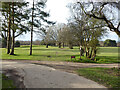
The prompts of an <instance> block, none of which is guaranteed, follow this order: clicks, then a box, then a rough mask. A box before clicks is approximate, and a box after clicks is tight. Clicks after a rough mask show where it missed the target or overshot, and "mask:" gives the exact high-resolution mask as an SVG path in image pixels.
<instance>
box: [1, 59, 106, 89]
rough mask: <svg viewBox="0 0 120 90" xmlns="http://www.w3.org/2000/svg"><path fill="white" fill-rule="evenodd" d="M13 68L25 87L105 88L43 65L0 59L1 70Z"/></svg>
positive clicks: (80, 77)
mask: <svg viewBox="0 0 120 90" xmlns="http://www.w3.org/2000/svg"><path fill="white" fill-rule="evenodd" d="M6 69H14V70H16V71H17V73H18V74H19V75H21V76H23V79H24V80H23V82H24V85H25V87H26V88H105V87H104V86H102V85H99V84H98V83H96V82H94V81H92V80H89V79H86V78H84V77H82V76H78V75H76V74H73V73H68V72H64V71H60V70H56V69H54V68H52V67H48V66H44V65H36V64H31V63H25V62H19V61H18V62H16V61H2V70H6Z"/></svg>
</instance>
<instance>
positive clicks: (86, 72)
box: [77, 68, 120, 88]
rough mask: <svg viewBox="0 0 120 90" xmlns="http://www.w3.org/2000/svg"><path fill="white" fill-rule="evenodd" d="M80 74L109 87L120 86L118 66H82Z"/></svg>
mask: <svg viewBox="0 0 120 90" xmlns="http://www.w3.org/2000/svg"><path fill="white" fill-rule="evenodd" d="M77 72H78V74H79V75H80V76H84V77H86V78H88V79H91V80H94V81H96V82H98V83H100V84H103V85H104V86H106V87H109V88H117V87H120V78H119V76H120V69H118V68H80V69H79V70H78V71H77Z"/></svg>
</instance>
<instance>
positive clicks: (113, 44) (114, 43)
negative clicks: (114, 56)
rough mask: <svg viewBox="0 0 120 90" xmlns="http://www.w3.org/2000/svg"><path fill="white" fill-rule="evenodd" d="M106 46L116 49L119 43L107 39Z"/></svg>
mask: <svg viewBox="0 0 120 90" xmlns="http://www.w3.org/2000/svg"><path fill="white" fill-rule="evenodd" d="M104 46H105V47H116V46H117V43H116V41H115V40H110V39H107V40H105V41H104Z"/></svg>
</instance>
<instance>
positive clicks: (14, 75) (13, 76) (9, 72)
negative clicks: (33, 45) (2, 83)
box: [2, 69, 25, 88]
mask: <svg viewBox="0 0 120 90" xmlns="http://www.w3.org/2000/svg"><path fill="white" fill-rule="evenodd" d="M2 73H3V74H5V76H7V77H8V78H9V79H10V80H13V83H14V85H15V86H16V87H17V88H25V86H24V84H23V80H24V77H22V76H20V75H19V74H18V72H17V71H16V70H14V69H5V70H3V71H2Z"/></svg>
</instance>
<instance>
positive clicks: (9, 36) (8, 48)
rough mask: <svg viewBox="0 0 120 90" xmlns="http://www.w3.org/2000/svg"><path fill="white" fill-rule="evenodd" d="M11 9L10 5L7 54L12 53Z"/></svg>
mask: <svg viewBox="0 0 120 90" xmlns="http://www.w3.org/2000/svg"><path fill="white" fill-rule="evenodd" d="M10 12H11V8H10V4H9V22H8V31H7V54H9V53H10V38H11V35H10V34H11V33H10V29H11V15H10Z"/></svg>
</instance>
